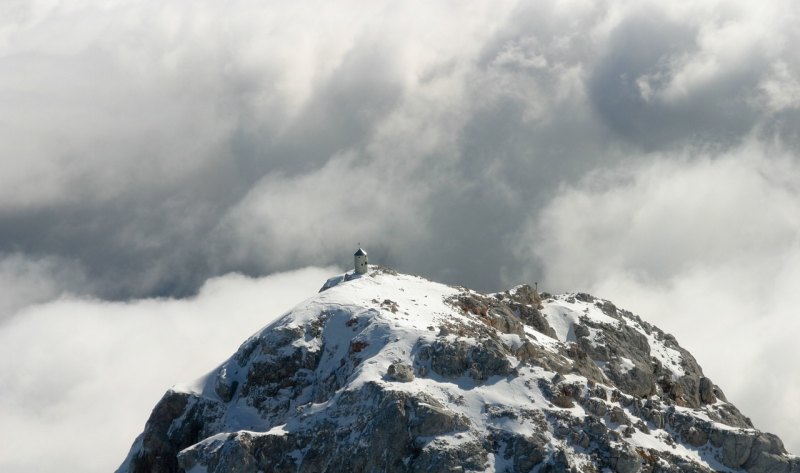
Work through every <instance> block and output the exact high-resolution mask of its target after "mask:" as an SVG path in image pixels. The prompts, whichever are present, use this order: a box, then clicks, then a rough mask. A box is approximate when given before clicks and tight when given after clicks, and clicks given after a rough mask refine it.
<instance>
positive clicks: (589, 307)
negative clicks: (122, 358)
mask: <svg viewBox="0 0 800 473" xmlns="http://www.w3.org/2000/svg"><path fill="white" fill-rule="evenodd" d="M538 296H539V295H538V294H537V293H536V291H535V290H534V289H532V288H531V287H529V286H520V287H517V288H514V289H512V290H510V291H506V292H502V293H497V294H489V295H484V294H480V293H477V292H475V291H471V290H468V289H465V288H457V287H449V286H445V285H442V284H438V283H434V282H431V281H427V280H425V279H422V278H419V277H415V276H408V275H403V274H397V273H395V272H393V271H391V270H388V269H385V268H379V267H374V266H371V267H370V271H369V272H368V274H366V275H363V276H357V275H352V274H349V275H347V276H346V277H345V276H344V275H343V276H338V277H336V278H332V279H331V280H329V281H328V282H327V283H326V284H325V286H323V290H322V291H321V292H320V294H318V295H317V296H315V297H312V298H310V299H308V300H306V301H305V302H303V303H301V304H299V305H298V306H297V307H296V308H294V309H293V310H292V311H290V312H289V313H287V314H285V315H284V316H283V317H281V318H279V319H278V320H277V321H275V322H274V323H272V324H271V325H269V326H268V327H266V328H264V329H263V330H262V331H260V332H259V333H257V334H255V335H254V336H252V337H251V338H249V339H248V340H247V341H245V342H244V343H243V344H242V346H241V347H240V348H239V350H238V351H237V352H236V353H235V354H234V355H233V356H232V357H231V358H230V359H228V360H227V361H225V362H224V363H223V364H222V365H220V366H219V367H218V368H217V369H215V370H214V371H213V372H211V373H210V374H209V375H208V376H206V377H205V378H203V379H202V380H200V381H198V383H197V384H196V386H193V387H190V388H184V389H173V390H170V391H168V392H167V393H166V394H165V395H164V397H163V398H162V399H161V401H160V402H159V403H158V404H157V405H156V407H155V408H154V410H153V412H152V414H151V416H150V419H149V420H148V422H147V424H146V426H145V430H144V432H143V433H142V434H141V435H140V436H139V437H138V438H137V439H136V441H135V442H134V444H133V446H132V448H131V451H130V453H129V455H128V457H127V458H126V459H125V461H124V462H123V464H122V466H121V467H120V468H119V470H118V472H120V473H124V472H131V473H133V472H136V473H138V472H181V471H186V472H242V473H244V472H259V471H266V472H338V471H352V472H378V471H381V472H423V471H436V472H439V471H475V472H478V471H480V472H483V471H499V472H529V471H539V472H600V471H609V470H611V471H618V472H622V473H633V472H710V471H726V472H733V471H750V472H757V473H762V472H763V473H766V472H771V473H800V458H797V457H794V456H792V455H789V454H788V453H787V452H786V450H785V449H784V447H783V444H782V442H781V441H780V439H778V438H777V437H776V436H774V435H772V434H768V433H764V432H761V431H759V430H757V429H755V428H754V427H753V425H752V424H751V422H750V420H749V419H748V418H746V417H745V416H744V415H742V414H741V413H740V412H739V410H738V409H737V408H736V407H735V406H733V405H732V404H730V403H729V402H728V401H727V400H726V398H725V395H724V394H723V392H722V390H721V389H720V388H719V387H718V386H716V385H715V384H714V383H713V382H712V381H711V380H709V379H708V378H707V377H705V376H704V375H703V372H702V369H701V368H700V366H699V365H698V364H697V362H696V361H695V359H694V358H693V357H692V355H691V354H690V353H688V352H687V351H686V350H684V349H683V348H681V347H680V345H678V343H677V341H676V340H675V338H674V337H672V336H671V335H669V334H666V333H664V332H663V331H661V330H660V329H658V328H657V327H654V326H652V325H650V324H648V323H647V322H645V321H643V320H642V319H641V318H639V317H638V316H635V315H633V314H631V313H630V312H627V311H624V310H621V309H619V308H617V307H616V306H614V304H612V303H611V302H609V301H606V300H602V299H598V298H595V297H593V296H590V295H588V294H564V295H557V296H551V295H548V294H542V295H541V302H540V299H539V297H538Z"/></svg>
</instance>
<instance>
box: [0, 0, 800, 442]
mask: <svg viewBox="0 0 800 473" xmlns="http://www.w3.org/2000/svg"><path fill="white" fill-rule="evenodd" d="M798 20H800V8H799V7H798V6H797V4H796V2H792V1H790V0H770V1H765V2H750V1H745V0H733V1H731V0H729V1H722V0H704V1H688V0H680V1H674V2H655V1H641V2H629V1H624V0H604V1H597V2H588V1H583V0H562V1H549V0H548V1H540V2H524V1H517V0H500V1H495V2H457V3H431V2H419V1H417V2H402V3H397V2H385V1H376V2H369V3H367V4H365V3H363V2H356V1H350V0H343V1H337V2H322V3H318V2H315V3H312V2H306V1H297V2H288V3H287V2H284V3H279V2H256V1H250V0H233V1H230V2H225V3H224V4H223V3H220V2H212V1H210V0H197V1H193V2H185V3H180V4H177V3H164V2H156V1H154V0H141V1H131V0H111V1H103V2H100V1H93V0H92V1H85V2H66V1H63V0H62V1H59V0H28V1H21V0H20V1H18V0H8V1H5V2H2V4H0V103H2V107H0V124H1V125H2V126H0V283H2V289H1V290H0V291H2V292H1V293H0V294H2V296H3V297H2V302H0V333H5V332H4V331H5V330H8V324H11V323H12V321H13V320H20V317H22V316H21V315H20V314H25V313H26V312H25V308H26V307H28V306H30V305H31V304H40V303H46V302H47V301H52V300H54V299H58V298H59V297H67V298H72V297H78V298H81V299H85V298H99V299H102V300H108V301H128V300H132V299H137V298H152V297H175V298H183V297H191V296H193V295H195V294H196V293H197V291H199V290H200V288H202V287H204V284H206V281H207V280H209V279H210V278H215V277H220V276H223V275H225V274H228V273H230V272H239V273H242V274H246V275H248V276H252V277H260V276H264V275H268V274H272V273H275V272H279V271H286V270H291V269H294V268H298V267H305V266H309V265H315V266H326V265H339V266H345V265H348V266H349V264H350V260H349V258H350V254H351V252H352V249H353V247H354V245H355V244H356V243H357V242H361V243H363V244H364V245H365V246H366V248H367V249H368V250H369V251H370V257H371V258H372V260H373V261H376V262H381V263H383V264H386V265H390V266H393V267H396V268H398V269H399V270H402V271H405V272H410V273H417V274H422V275H424V276H427V277H430V278H433V279H436V280H439V281H442V282H446V283H453V284H462V285H466V286H470V287H474V288H476V289H480V290H498V289H503V288H506V287H508V286H510V285H513V284H517V283H519V282H523V281H530V280H538V281H542V283H543V284H544V285H545V286H549V287H552V288H558V289H559V290H575V289H578V288H586V289H587V290H592V291H594V292H596V293H597V295H599V296H603V297H608V298H613V299H614V300H615V301H616V302H618V303H619V304H620V305H622V306H625V305H626V304H627V305H629V306H630V307H631V308H634V309H636V310H638V311H640V312H641V314H642V315H643V316H645V317H655V318H657V320H656V321H657V322H658V323H659V324H662V325H664V326H665V328H666V329H668V330H671V331H673V332H675V335H676V336H677V337H678V339H679V340H681V341H682V342H683V341H684V340H686V342H687V343H685V344H686V345H688V346H689V347H690V348H692V350H693V351H696V354H697V356H698V358H699V361H700V363H701V364H702V365H704V366H709V368H710V369H711V370H717V369H718V368H714V366H717V365H719V364H720V362H719V361H718V360H720V359H721V358H722V356H721V355H720V353H728V352H729V351H731V350H730V349H729V348H728V347H730V346H731V345H732V344H734V343H735V344H739V343H741V342H742V338H741V337H744V336H745V335H746V333H747V332H748V331H747V330H745V328H743V327H748V325H747V324H749V323H756V324H757V325H755V326H753V327H758V328H760V329H764V331H763V332H760V333H763V334H764V335H763V336H764V337H766V339H765V340H761V339H758V340H752V343H750V344H749V345H748V346H752V351H748V352H746V353H745V352H742V353H735V354H733V356H738V357H740V358H737V360H738V362H741V366H742V370H743V372H742V375H741V376H740V379H749V378H748V376H750V375H752V374H756V373H764V370H767V369H768V361H769V360H771V359H772V358H773V357H779V356H782V357H783V359H784V360H786V365H788V366H791V365H792V364H794V363H796V362H797V361H800V360H798V357H797V355H796V354H794V353H793V352H791V351H790V349H789V348H790V344H788V342H778V341H776V340H778V339H777V338H775V339H772V338H770V337H768V336H767V335H766V334H769V333H771V332H770V331H769V330H767V329H766V327H768V326H770V327H776V326H779V327H781V326H782V327H790V326H792V325H791V324H792V323H793V322H792V320H791V319H792V316H791V315H790V314H791V311H792V307H793V305H792V304H793V302H792V297H793V296H791V294H790V293H791V289H789V288H791V287H792V284H794V283H795V282H796V281H797V274H798V272H800V270H799V269H798V268H799V267H800V261H798V258H797V256H796V254H797V241H800V236H799V235H798V228H797V226H796V224H795V222H794V221H795V218H794V216H795V215H797V213H796V211H797V209H798V205H800V204H799V202H800V183H798V182H797V180H796V179H794V178H793V176H795V175H797V172H796V171H797V163H798V159H800V131H798V130H800V80H798V77H800V57H799V56H798V55H797V54H796V51H795V47H794V45H795V44H797V43H798V42H800V31H798V29H797V28H796V25H797V23H798ZM780 289H783V291H784V292H782V291H781V290H780ZM742 294H744V295H745V297H742ZM740 299H744V300H743V301H740ZM732 300H735V301H736V303H727V302H726V303H723V302H722V301H732ZM666 301H680V302H681V304H687V305H686V306H682V311H681V310H677V309H676V311H675V313H681V314H693V315H692V316H691V318H690V317H689V315H685V316H683V315H681V316H678V315H675V313H673V312H672V311H670V310H669V309H666V308H665V307H668V306H667V305H664V304H662V303H666ZM756 301H758V304H756ZM753 304H755V305H753ZM765 307H766V308H765ZM639 308H641V309H639ZM754 310H755V311H757V312H758V314H759V315H755V314H754V313H753V312H752V311H754ZM650 313H652V315H650ZM15 314H16V315H15ZM68 314H72V312H71V311H67V312H65V317H67V316H71V315H68ZM734 321H735V322H734ZM754 321H757V322H754ZM673 323H674V325H671V324H673ZM693 324H695V325H693ZM728 325H730V326H731V327H733V328H731V329H730V330H728V329H721V328H720V327H727V326H728ZM698 327H702V330H701V329H700V328H698ZM701 331H702V333H700V332H701ZM779 332H780V333H788V332H787V331H785V330H780V331H779ZM711 334H717V335H718V337H717V338H711ZM694 336H696V337H697V338H696V339H692V340H690V339H691V337H694ZM775 336H776V337H780V336H782V335H777V334H776V335H775ZM745 358H747V359H745ZM759 360H760V361H759ZM778 372H779V373H783V374H782V375H781V376H783V377H782V378H781V380H782V381H781V383H784V384H785V386H784V388H783V389H782V390H777V391H780V392H782V393H784V395H789V394H791V393H796V392H797V389H800V388H798V386H800V381H798V380H796V379H791V375H789V374H785V373H784V371H783V370H779V371H778ZM770 373H775V371H770ZM712 374H713V373H712ZM725 375H727V373H722V374H721V375H720V376H722V377H723V378H724V376H725ZM771 376H777V375H774V374H773V375H771ZM715 379H716V378H715ZM717 381H718V382H719V383H720V384H721V385H722V386H723V388H725V387H726V386H731V387H730V388H728V390H729V391H731V390H733V391H734V392H736V394H735V398H736V399H741V400H742V402H741V403H742V407H743V409H744V410H745V411H746V412H753V413H754V416H755V415H756V412H755V411H756V410H758V409H759V407H757V402H756V401H757V399H758V396H759V394H758V392H760V391H761V389H760V387H758V386H751V387H749V388H748V387H747V386H741V387H736V383H738V381H737V380H736V379H733V376H730V377H729V378H727V379H718V380H717ZM764 382H766V380H764ZM777 382H778V381H775V383H777ZM726 383H727V384H726ZM757 388H758V389H757ZM787 393H788V394H787ZM775 396H778V394H775ZM775 399H776V400H775V402H776V403H777V402H783V401H781V400H780V399H777V398H775ZM785 405H787V406H790V405H791V403H790V402H786V403H785ZM786 409H791V407H787V408H786ZM758 415H759V416H762V417H761V418H763V419H764V422H765V423H768V424H769V425H765V426H764V427H765V428H768V429H769V428H772V429H773V430H780V431H779V432H778V433H780V434H782V435H784V436H786V435H787V434H789V433H788V432H786V430H781V429H785V427H781V428H780V429H779V426H783V425H788V424H786V423H782V422H784V420H783V419H792V422H795V423H796V422H797V421H798V420H800V411H796V410H795V411H793V412H787V413H777V414H776V413H775V412H774V411H773V413H772V414H767V413H764V414H758ZM779 417H780V418H779ZM772 422H775V423H774V424H773V423H772ZM786 422H788V421H786ZM772 425H774V426H775V427H774V428H773V427H771V426H772ZM788 439H789V437H787V440H788ZM792 445H793V447H792V448H793V449H794V451H795V452H798V451H800V439H798V438H794V439H793V440H792Z"/></svg>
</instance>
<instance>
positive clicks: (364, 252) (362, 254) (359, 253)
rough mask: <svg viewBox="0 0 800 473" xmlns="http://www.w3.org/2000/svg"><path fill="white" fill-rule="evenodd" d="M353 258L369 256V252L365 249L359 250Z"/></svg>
mask: <svg viewBox="0 0 800 473" xmlns="http://www.w3.org/2000/svg"><path fill="white" fill-rule="evenodd" d="M353 256H367V252H366V251H364V249H363V248H359V249H358V251H356V252H355V254H354V255H353Z"/></svg>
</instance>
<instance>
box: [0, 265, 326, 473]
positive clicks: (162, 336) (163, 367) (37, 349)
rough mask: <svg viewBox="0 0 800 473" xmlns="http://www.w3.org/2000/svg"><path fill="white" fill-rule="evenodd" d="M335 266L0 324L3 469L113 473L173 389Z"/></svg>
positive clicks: (42, 310)
mask: <svg viewBox="0 0 800 473" xmlns="http://www.w3.org/2000/svg"><path fill="white" fill-rule="evenodd" d="M335 271H337V270H336V269H335V268H327V269H320V268H308V269H304V270H299V271H294V272H291V273H281V274H277V275H273V276H268V277H266V278H261V279H250V278H247V277H244V276H241V275H236V274H230V275H226V276H224V277H221V278H216V279H212V280H209V281H208V282H207V283H206V284H205V285H203V287H202V289H201V290H200V293H199V294H198V295H197V296H196V297H193V298H191V299H182V300H176V299H146V300H136V301H131V302H127V303H122V302H103V301H98V300H87V299H75V298H66V299H61V300H57V301H54V302H50V303H47V304H42V305H37V306H31V307H29V308H27V309H25V310H24V311H21V312H19V313H18V314H17V315H16V316H14V317H13V318H11V319H9V320H6V321H4V322H3V324H2V325H0V418H2V419H3V422H2V424H0V470H2V471H15V472H44V471H52V472H55V471H85V472H108V471H113V470H114V469H115V468H116V467H117V466H119V464H120V463H122V460H123V459H124V458H125V455H126V454H127V451H128V448H130V445H131V444H132V443H133V439H134V438H135V437H136V435H138V433H140V432H141V431H142V429H143V428H144V423H145V421H146V420H147V417H148V415H149V413H150V410H151V409H152V408H153V406H154V405H155V404H156V402H158V400H159V399H160V398H161V396H162V395H163V394H164V392H165V391H166V390H167V388H169V387H170V386H172V385H174V384H176V383H180V382H191V381H192V380H193V379H195V378H197V377H200V376H202V375H204V374H205V373H207V372H209V371H211V370H212V369H214V368H215V367H216V366H217V365H218V364H219V363H221V362H222V361H223V360H225V359H226V358H228V357H229V356H230V355H231V354H233V353H234V352H235V351H236V348H237V347H238V346H239V344H240V343H242V342H243V341H244V340H245V339H246V338H247V337H248V336H249V335H251V334H252V333H253V332H255V331H256V330H258V329H259V328H261V327H262V326H263V325H266V324H267V323H269V322H270V321H271V320H272V319H275V318H277V317H278V316H279V315H281V314H282V313H283V312H284V311H286V310H287V309H289V308H291V307H292V306H294V305H295V304H296V303H297V302H299V301H301V300H303V299H305V298H306V297H308V296H309V295H311V294H313V293H314V292H315V291H316V290H317V289H319V285H320V281H323V282H324V280H325V278H326V277H328V276H329V275H330V274H331V273H334V272H335Z"/></svg>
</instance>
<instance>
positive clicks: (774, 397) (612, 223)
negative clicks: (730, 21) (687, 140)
mask: <svg viewBox="0 0 800 473" xmlns="http://www.w3.org/2000/svg"><path fill="white" fill-rule="evenodd" d="M798 176H800V163H798V162H797V160H796V159H794V157H793V156H788V155H781V154H780V153H778V152H777V151H776V150H767V149H764V148H763V147H761V146H759V145H755V144H752V143H748V144H746V145H743V146H742V147H740V148H737V149H735V150H732V151H730V152H725V153H721V154H718V155H713V156H708V155H704V156H691V155H677V156H676V155H661V156H658V157H657V158H655V159H653V160H650V161H649V162H647V163H646V164H639V165H634V166H630V167H620V168H617V169H610V170H606V171H605V172H602V173H597V174H594V175H592V176H590V177H587V178H586V179H585V180H583V181H580V182H577V183H575V184H574V185H573V186H569V187H565V188H564V189H562V191H561V192H560V193H559V195H558V196H557V197H556V198H554V199H553V201H552V202H551V203H550V204H549V205H548V207H546V208H545V209H544V210H543V211H542V213H541V216H540V218H538V219H537V220H535V221H532V222H533V223H532V225H531V226H530V227H529V230H528V233H527V234H528V237H527V244H525V245H522V246H521V251H525V252H530V253H531V254H532V255H535V256H536V257H538V258H539V259H540V260H541V261H543V263H544V265H545V272H546V274H547V278H548V281H547V285H548V286H550V287H552V288H553V289H554V290H557V291H558V290H586V291H589V292H592V293H595V294H598V295H600V296H602V297H605V298H608V299H611V300H613V301H614V302H615V303H617V304H619V305H621V306H622V307H625V308H627V309H629V310H633V311H636V312H637V313H639V314H642V315H643V316H645V317H646V318H647V319H648V320H650V321H652V322H654V323H656V324H657V325H659V326H660V327H662V328H664V329H665V330H668V331H671V332H673V333H675V334H676V335H677V336H678V340H679V342H680V343H682V344H683V346H684V347H686V348H688V349H689V350H690V351H691V352H692V353H693V354H694V355H695V357H696V358H697V359H698V361H699V362H700V364H701V365H702V366H703V367H704V369H705V371H706V373H707V374H708V375H709V376H710V377H711V378H712V379H714V380H715V382H716V383H718V384H719V385H720V386H721V387H722V388H723V390H725V391H726V393H727V394H728V397H729V398H730V399H731V400H732V401H733V402H734V403H735V404H737V405H738V406H739V407H740V408H741V409H742V411H743V412H744V413H745V414H746V415H749V416H752V418H753V420H754V422H755V424H756V426H757V427H760V428H762V429H766V430H772V431H775V433H777V434H779V435H780V436H781V437H782V438H783V440H784V441H785V442H786V443H787V447H788V448H789V449H790V451H792V452H798V451H800V436H798V435H797V432H796V428H795V426H796V425H797V423H798V422H800V409H797V408H796V406H795V405H794V404H795V403H793V402H792V401H791V396H794V395H796V394H797V389H798V381H800V378H798V376H797V373H796V371H797V370H795V369H794V368H793V366H795V365H796V364H797V363H798V362H800V358H798V355H797V350H796V349H795V347H794V346H793V343H792V342H791V336H790V335H789V334H793V333H797V330H800V323H799V322H798V321H797V318H796V317H794V315H793V314H794V312H795V308H796V307H797V305H798V304H800V298H798V295H797V291H796V290H794V289H793V288H795V287H797V286H798V284H800V222H798V220H797V218H796V215H798V214H799V212H800V179H798ZM732 367H733V369H732ZM776 406H781V407H780V408H776Z"/></svg>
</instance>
